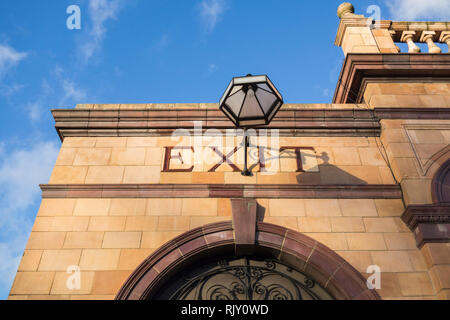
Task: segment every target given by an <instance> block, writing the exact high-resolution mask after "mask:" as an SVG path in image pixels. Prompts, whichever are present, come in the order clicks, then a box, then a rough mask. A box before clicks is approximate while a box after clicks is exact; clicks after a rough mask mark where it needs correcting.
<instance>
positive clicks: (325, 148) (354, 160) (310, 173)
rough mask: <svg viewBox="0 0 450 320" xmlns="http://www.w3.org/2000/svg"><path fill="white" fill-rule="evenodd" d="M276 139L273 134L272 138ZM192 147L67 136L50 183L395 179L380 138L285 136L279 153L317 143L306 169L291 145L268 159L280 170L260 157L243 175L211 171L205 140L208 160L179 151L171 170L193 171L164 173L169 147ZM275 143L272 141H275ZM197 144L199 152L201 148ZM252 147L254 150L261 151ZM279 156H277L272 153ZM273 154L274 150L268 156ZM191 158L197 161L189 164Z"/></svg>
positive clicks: (212, 156) (237, 159) (306, 156)
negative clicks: (299, 168) (261, 167)
mask: <svg viewBox="0 0 450 320" xmlns="http://www.w3.org/2000/svg"><path fill="white" fill-rule="evenodd" d="M240 140H241V138H237V139H234V140H233V144H232V145H231V147H230V146H229V145H228V149H227V150H225V146H226V141H223V145H224V148H223V149H220V148H219V149H220V150H219V151H220V152H222V153H224V154H228V153H229V152H231V150H232V149H233V148H234V147H235V146H238V145H239V143H240V142H241V141H240ZM268 140H269V142H270V138H269V139H268ZM181 141H182V145H189V146H190V145H191V143H193V142H194V141H193V138H192V139H191V140H190V139H189V138H185V139H182V138H180V140H177V139H174V140H173V139H172V138H171V137H160V138H155V137H135V138H133V137H128V138H127V137H117V138H112V137H111V138H104V137H92V138H72V137H69V138H66V139H65V140H64V143H63V145H62V148H61V151H60V154H59V157H58V159H57V161H56V165H55V167H54V170H53V172H52V175H51V177H50V181H49V183H50V184H84V183H85V184H94V183H95V184H99V183H101V184H108V183H114V184H118V183H219V184H223V183H227V184H234V183H236V184H240V183H247V184H277V183H280V184H358V183H359V184H361V183H367V184H392V183H395V180H394V179H393V177H392V174H391V171H390V169H389V168H388V165H387V163H386V161H385V160H384V158H385V156H384V155H383V153H384V151H383V149H382V146H381V143H380V141H379V139H378V138H375V137H321V138H315V137H301V138H293V137H292V138H289V137H280V138H279V140H278V143H277V146H276V153H278V150H279V148H281V147H294V146H300V147H308V148H309V147H311V148H313V149H314V150H309V149H302V150H301V151H300V152H301V160H302V167H303V170H304V171H305V172H304V173H298V172H296V171H297V161H296V155H295V151H294V150H292V149H290V150H286V151H284V152H281V153H280V154H279V157H278V154H277V155H276V156H277V159H276V160H267V161H266V169H267V170H268V171H274V172H276V174H267V173H263V172H258V171H259V165H258V164H257V162H258V160H257V159H255V158H253V160H252V159H250V160H249V165H253V164H256V166H255V167H254V168H253V170H254V171H255V172H256V174H255V175H253V176H252V177H243V176H242V175H241V174H240V172H233V168H232V167H231V166H229V165H227V164H222V165H221V166H219V167H218V168H217V169H216V170H215V172H208V171H209V170H210V169H211V168H212V167H213V166H214V165H215V164H217V163H218V162H219V161H220V160H221V157H220V155H218V154H217V153H215V152H214V151H212V150H211V148H209V147H208V145H214V142H212V141H210V140H209V139H206V138H205V141H204V143H203V144H202V145H203V147H200V149H201V150H200V151H204V158H203V157H202V159H204V160H201V163H198V164H197V163H194V161H195V159H194V154H193V153H192V151H191V150H173V152H172V155H173V156H174V157H175V156H177V155H178V153H181V155H182V157H183V160H184V163H181V161H180V160H178V159H177V158H174V159H172V160H171V162H170V168H171V169H188V168H190V167H191V166H192V165H194V169H193V170H192V172H182V173H180V172H162V171H163V161H164V157H165V149H164V147H167V146H175V145H177V144H180V142H181ZM269 147H270V144H269ZM198 149H199V148H198V147H195V149H194V152H199V150H198ZM255 151H256V150H255V148H250V150H249V154H254V153H255ZM272 156H273V154H272ZM266 157H267V158H270V157H271V155H270V154H266ZM229 158H230V160H231V161H232V162H233V163H235V164H236V165H237V166H238V167H239V168H242V164H243V162H244V159H243V153H242V150H239V151H238V152H235V153H233V154H232V155H231V156H230V157H229ZM189 160H190V161H191V162H189Z"/></svg>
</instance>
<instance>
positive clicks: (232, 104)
mask: <svg viewBox="0 0 450 320" xmlns="http://www.w3.org/2000/svg"><path fill="white" fill-rule="evenodd" d="M244 98H245V93H244V91H242V90H240V91H237V92H236V93H235V94H233V95H232V96H230V97H228V99H227V100H226V101H225V103H226V105H227V106H228V107H229V108H230V110H231V111H232V112H233V113H234V114H235V116H236V117H237V116H238V115H239V112H240V110H241V106H242V101H243V100H244Z"/></svg>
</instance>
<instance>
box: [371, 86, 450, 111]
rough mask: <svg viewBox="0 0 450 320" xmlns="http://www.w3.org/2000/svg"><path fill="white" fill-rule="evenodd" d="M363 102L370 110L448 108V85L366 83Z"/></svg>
mask: <svg viewBox="0 0 450 320" xmlns="http://www.w3.org/2000/svg"><path fill="white" fill-rule="evenodd" d="M364 101H365V102H366V103H367V105H368V106H369V107H371V108H448V107H450V83H448V81H443V82H437V81H436V82H432V83H431V82H430V83H427V82H426V81H420V80H416V81H408V82H406V81H405V82H403V81H401V80H400V81H395V82H393V81H387V82H381V83H380V82H371V83H367V86H366V88H365V91H364Z"/></svg>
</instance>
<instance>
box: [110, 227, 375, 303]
mask: <svg viewBox="0 0 450 320" xmlns="http://www.w3.org/2000/svg"><path fill="white" fill-rule="evenodd" d="M233 231H234V230H233V226H232V223H231V221H227V222H218V223H213V224H208V225H205V226H203V227H199V228H196V229H193V230H190V231H188V232H186V233H183V234H182V235H180V236H178V237H176V238H175V239H173V240H170V241H169V242H167V243H166V244H164V245H163V246H162V247H160V248H159V249H158V250H156V251H155V252H154V253H153V254H152V255H150V256H149V257H148V258H147V259H145V260H144V261H143V262H142V264H141V265H140V266H139V267H138V268H137V269H136V270H135V271H134V272H133V273H132V274H131V276H130V277H129V278H128V280H127V281H126V282H125V284H124V285H123V286H122V288H121V289H120V291H119V293H118V294H117V296H116V299H118V300H141V299H146V297H148V296H149V295H150V293H151V292H152V291H153V290H158V288H159V287H160V285H161V284H162V283H163V280H164V279H165V278H166V277H170V276H171V275H173V274H175V273H176V272H178V271H180V270H182V269H183V268H185V267H187V266H189V265H191V264H192V263H194V262H196V261H201V259H202V258H205V257H211V256H212V255H217V256H224V255H230V254H233V253H235V249H236V241H235V238H234V232H233ZM254 254H255V255H259V256H264V257H267V258H273V259H278V260H279V261H281V262H282V263H285V264H287V265H291V266H292V267H294V268H296V269H298V270H301V271H303V272H304V273H306V274H308V275H309V276H310V277H311V278H313V279H314V280H315V281H316V282H317V283H319V284H320V285H321V286H322V287H323V288H325V289H326V290H327V291H328V292H329V293H330V294H331V295H332V296H333V297H334V298H336V299H361V300H368V299H380V296H379V295H378V294H377V292H376V291H375V290H369V289H368V288H367V286H366V279H365V278H364V277H363V276H362V275H361V274H360V273H359V272H358V271H357V270H356V269H355V268H353V267H352V266H351V265H350V264H349V263H348V262H346V261H345V260H344V259H343V258H342V257H340V256H339V255H338V254H336V253H335V252H334V251H333V250H331V249H329V248H328V247H326V246H324V245H323V244H321V243H319V242H318V241H316V240H314V239H312V238H310V237H308V236H306V235H304V234H301V233H299V232H297V231H294V230H290V229H287V228H284V227H281V226H277V225H273V224H269V223H264V222H258V223H257V224H256V238H255V248H254Z"/></svg>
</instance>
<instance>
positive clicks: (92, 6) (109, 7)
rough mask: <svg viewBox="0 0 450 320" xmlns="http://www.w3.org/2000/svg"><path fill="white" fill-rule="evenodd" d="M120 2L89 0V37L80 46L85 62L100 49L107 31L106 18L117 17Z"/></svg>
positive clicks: (113, 0) (118, 0)
mask: <svg viewBox="0 0 450 320" xmlns="http://www.w3.org/2000/svg"><path fill="white" fill-rule="evenodd" d="M121 2H122V1H121V0H89V16H90V19H91V26H90V32H89V39H88V40H87V41H86V42H84V43H83V44H82V46H81V53H82V55H83V58H84V61H85V62H87V61H88V60H89V59H90V58H91V57H92V56H93V55H94V54H95V52H96V51H98V50H99V49H100V47H101V44H102V41H103V39H104V36H105V34H106V32H107V29H106V27H105V24H106V22H107V21H108V20H110V19H116V18H117V14H118V13H119V10H120V5H121Z"/></svg>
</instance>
